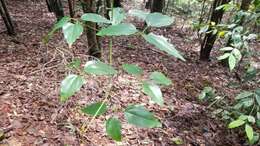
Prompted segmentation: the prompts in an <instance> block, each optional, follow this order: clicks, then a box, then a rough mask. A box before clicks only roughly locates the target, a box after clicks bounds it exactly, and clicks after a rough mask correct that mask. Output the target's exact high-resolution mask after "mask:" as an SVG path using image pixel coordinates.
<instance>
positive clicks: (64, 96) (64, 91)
mask: <svg viewBox="0 0 260 146" xmlns="http://www.w3.org/2000/svg"><path fill="white" fill-rule="evenodd" d="M84 82H85V81H84V79H83V78H82V77H81V76H78V75H74V74H71V75H68V76H67V77H66V78H65V79H64V80H63V81H62V82H61V90H60V100H61V101H62V102H65V101H67V100H68V98H69V97H71V96H72V95H74V94H75V93H76V92H77V91H79V90H80V88H81V87H82V85H83V84H84Z"/></svg>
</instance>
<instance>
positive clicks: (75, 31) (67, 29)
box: [62, 22, 83, 47]
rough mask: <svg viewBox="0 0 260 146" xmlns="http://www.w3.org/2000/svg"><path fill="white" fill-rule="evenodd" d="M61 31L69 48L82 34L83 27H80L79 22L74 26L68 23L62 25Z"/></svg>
mask: <svg viewBox="0 0 260 146" xmlns="http://www.w3.org/2000/svg"><path fill="white" fill-rule="evenodd" d="M62 30H63V34H64V37H65V40H66V41H67V43H68V44H69V46H70V47H71V46H72V44H73V43H74V42H75V41H76V40H77V39H78V38H79V37H80V35H81V34H82V32H83V27H82V25H81V24H80V23H79V22H77V23H76V24H73V23H70V22H68V23H66V24H65V25H63V27H62Z"/></svg>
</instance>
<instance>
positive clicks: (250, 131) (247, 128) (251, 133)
mask: <svg viewBox="0 0 260 146" xmlns="http://www.w3.org/2000/svg"><path fill="white" fill-rule="evenodd" d="M245 131H246V135H247V138H248V140H249V141H252V140H253V138H254V130H253V128H252V127H251V126H250V125H248V124H246V126H245Z"/></svg>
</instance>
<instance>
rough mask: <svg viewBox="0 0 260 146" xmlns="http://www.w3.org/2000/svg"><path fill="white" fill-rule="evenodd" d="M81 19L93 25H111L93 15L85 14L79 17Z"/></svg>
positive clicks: (101, 17)
mask: <svg viewBox="0 0 260 146" xmlns="http://www.w3.org/2000/svg"><path fill="white" fill-rule="evenodd" d="M81 19H82V20H84V21H91V22H95V23H111V21H110V20H108V19H106V18H105V17H103V16H101V15H98V14H95V13H85V14H83V15H82V16H81Z"/></svg>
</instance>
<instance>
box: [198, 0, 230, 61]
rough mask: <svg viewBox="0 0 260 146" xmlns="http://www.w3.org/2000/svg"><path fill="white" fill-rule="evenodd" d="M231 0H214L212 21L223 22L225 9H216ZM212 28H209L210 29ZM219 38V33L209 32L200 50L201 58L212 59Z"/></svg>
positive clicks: (204, 59)
mask: <svg viewBox="0 0 260 146" xmlns="http://www.w3.org/2000/svg"><path fill="white" fill-rule="evenodd" d="M229 1H230V0H214V2H213V6H212V12H211V17H210V22H215V23H216V25H217V24H219V23H220V22H221V19H222V17H223V14H224V11H223V10H222V9H221V10H216V8H217V7H218V6H221V5H223V4H227V3H228V2H229ZM210 30H211V28H209V31H210ZM216 38H217V34H214V33H213V32H211V33H207V34H206V35H205V37H204V39H203V42H202V44H201V50H200V60H203V61H209V60H210V52H211V50H212V48H213V45H214V43H215V40H216Z"/></svg>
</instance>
